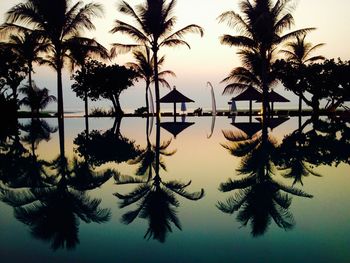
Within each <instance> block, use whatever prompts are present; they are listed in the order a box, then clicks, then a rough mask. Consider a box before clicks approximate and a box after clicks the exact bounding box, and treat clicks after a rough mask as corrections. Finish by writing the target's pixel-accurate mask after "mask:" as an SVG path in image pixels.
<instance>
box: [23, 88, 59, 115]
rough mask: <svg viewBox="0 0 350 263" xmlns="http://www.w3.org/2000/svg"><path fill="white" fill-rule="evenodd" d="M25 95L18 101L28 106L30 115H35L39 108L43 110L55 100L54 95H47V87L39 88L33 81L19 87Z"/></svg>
mask: <svg viewBox="0 0 350 263" xmlns="http://www.w3.org/2000/svg"><path fill="white" fill-rule="evenodd" d="M19 92H20V93H22V94H23V95H24V96H25V97H24V98H23V99H22V100H21V101H20V104H22V105H25V106H28V107H30V109H31V111H32V116H34V114H35V115H37V114H38V113H39V111H40V110H43V109H45V108H46V107H47V105H49V104H50V103H51V102H54V101H56V97H55V96H53V95H49V90H48V89H47V88H43V89H40V88H39V87H37V86H36V85H35V83H34V82H33V83H32V84H31V85H30V84H29V85H26V86H24V87H22V88H20V89H19Z"/></svg>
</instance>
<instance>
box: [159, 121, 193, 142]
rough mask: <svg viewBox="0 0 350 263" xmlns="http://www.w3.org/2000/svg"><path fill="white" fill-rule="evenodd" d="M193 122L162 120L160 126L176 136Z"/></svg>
mask: <svg viewBox="0 0 350 263" xmlns="http://www.w3.org/2000/svg"><path fill="white" fill-rule="evenodd" d="M193 124H194V122H162V123H160V127H162V128H163V129H165V130H167V131H168V132H170V133H171V134H172V135H174V138H176V136H177V135H178V134H179V133H181V132H182V131H183V130H185V129H186V128H188V127H190V126H191V125H193Z"/></svg>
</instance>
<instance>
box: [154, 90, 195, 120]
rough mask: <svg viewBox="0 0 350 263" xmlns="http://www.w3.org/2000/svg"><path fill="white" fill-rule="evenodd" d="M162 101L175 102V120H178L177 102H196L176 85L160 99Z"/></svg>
mask: <svg viewBox="0 0 350 263" xmlns="http://www.w3.org/2000/svg"><path fill="white" fill-rule="evenodd" d="M159 102H161V103H174V120H176V103H180V102H194V101H193V100H191V99H189V98H187V97H186V96H185V95H183V94H182V93H181V92H179V91H177V90H176V88H175V86H174V88H173V90H172V91H170V92H169V93H168V94H167V95H165V96H164V97H163V98H161V99H160V100H159Z"/></svg>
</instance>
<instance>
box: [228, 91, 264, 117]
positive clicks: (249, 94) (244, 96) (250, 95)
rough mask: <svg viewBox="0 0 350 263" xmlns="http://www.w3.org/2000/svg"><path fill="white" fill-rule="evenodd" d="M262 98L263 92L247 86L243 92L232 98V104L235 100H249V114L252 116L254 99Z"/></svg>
mask: <svg viewBox="0 0 350 263" xmlns="http://www.w3.org/2000/svg"><path fill="white" fill-rule="evenodd" d="M260 98H261V93H260V92H259V91H257V90H256V89H255V88H253V87H249V88H247V89H246V90H245V91H243V92H242V93H241V94H239V95H237V96H236V97H233V98H232V100H231V105H232V103H233V101H246V100H248V101H249V115H250V116H252V107H253V100H258V99H260Z"/></svg>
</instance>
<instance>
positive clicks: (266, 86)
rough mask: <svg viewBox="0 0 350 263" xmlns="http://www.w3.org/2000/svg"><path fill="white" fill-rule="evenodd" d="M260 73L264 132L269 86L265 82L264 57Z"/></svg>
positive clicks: (265, 62)
mask: <svg viewBox="0 0 350 263" xmlns="http://www.w3.org/2000/svg"><path fill="white" fill-rule="evenodd" d="M265 53H266V52H265ZM265 53H262V54H265ZM261 73H262V74H261V81H262V90H263V103H262V104H263V106H262V107H263V109H262V115H263V120H265V124H266V125H263V132H264V129H266V133H267V127H268V109H269V86H268V83H267V61H266V59H263V65H262V72H261Z"/></svg>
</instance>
